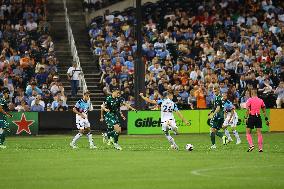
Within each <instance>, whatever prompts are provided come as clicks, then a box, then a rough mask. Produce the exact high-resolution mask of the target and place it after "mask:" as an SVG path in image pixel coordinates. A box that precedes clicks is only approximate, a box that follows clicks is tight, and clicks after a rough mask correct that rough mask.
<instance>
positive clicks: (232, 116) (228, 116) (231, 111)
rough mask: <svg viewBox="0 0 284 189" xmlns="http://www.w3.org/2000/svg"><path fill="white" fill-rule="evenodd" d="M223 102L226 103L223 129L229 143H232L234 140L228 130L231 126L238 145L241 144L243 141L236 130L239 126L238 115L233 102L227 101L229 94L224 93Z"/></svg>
mask: <svg viewBox="0 0 284 189" xmlns="http://www.w3.org/2000/svg"><path fill="white" fill-rule="evenodd" d="M222 100H223V101H224V117H225V121H224V123H223V126H222V128H223V129H224V132H225V135H226V136H227V138H228V142H232V141H233V139H232V137H231V135H230V132H229V130H228V127H229V126H231V128H232V132H233V134H234V135H235V137H236V139H237V142H236V144H240V143H241V139H240V136H239V133H238V131H237V130H236V128H237V124H238V114H237V112H236V110H235V106H234V105H233V103H232V102H231V101H229V100H228V99H227V93H223V95H222Z"/></svg>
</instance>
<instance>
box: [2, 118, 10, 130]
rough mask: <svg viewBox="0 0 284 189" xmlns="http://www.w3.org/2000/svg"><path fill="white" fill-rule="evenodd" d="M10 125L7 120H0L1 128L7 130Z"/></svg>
mask: <svg viewBox="0 0 284 189" xmlns="http://www.w3.org/2000/svg"><path fill="white" fill-rule="evenodd" d="M8 126H9V123H8V122H7V121H6V120H5V119H0V128H2V129H6V128H8Z"/></svg>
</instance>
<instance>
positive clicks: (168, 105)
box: [140, 92, 189, 150]
mask: <svg viewBox="0 0 284 189" xmlns="http://www.w3.org/2000/svg"><path fill="white" fill-rule="evenodd" d="M140 96H141V97H142V98H143V100H145V101H146V102H149V103H151V104H156V105H159V106H161V126H162V130H163V132H164V133H165V135H166V138H167V139H168V141H169V142H170V144H171V148H172V149H175V150H178V145H177V144H176V143H175V140H174V139H173V137H172V136H171V135H170V133H169V131H170V130H172V131H174V132H177V129H178V127H177V125H176V121H175V118H174V114H173V112H176V113H177V115H178V116H179V117H180V118H181V119H182V121H183V122H185V123H186V124H187V125H189V122H188V121H187V120H186V119H185V118H184V117H183V115H182V114H181V113H180V112H179V110H178V108H177V105H176V104H175V103H174V102H173V101H172V99H173V94H172V93H167V92H166V93H165V94H164V97H165V98H164V99H163V100H158V101H155V100H150V99H149V98H147V97H145V96H144V95H143V93H140Z"/></svg>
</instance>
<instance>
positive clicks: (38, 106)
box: [31, 96, 44, 112]
mask: <svg viewBox="0 0 284 189" xmlns="http://www.w3.org/2000/svg"><path fill="white" fill-rule="evenodd" d="M31 111H32V112H43V111H44V107H43V106H42V105H41V104H40V99H39V98H38V96H37V97H36V98H35V102H34V104H33V105H32V106H31Z"/></svg>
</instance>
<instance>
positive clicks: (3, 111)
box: [0, 105, 13, 118]
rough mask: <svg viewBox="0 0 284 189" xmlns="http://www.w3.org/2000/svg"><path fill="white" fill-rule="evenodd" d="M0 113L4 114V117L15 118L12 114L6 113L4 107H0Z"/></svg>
mask: <svg viewBox="0 0 284 189" xmlns="http://www.w3.org/2000/svg"><path fill="white" fill-rule="evenodd" d="M0 112H1V113H2V114H4V115H6V116H8V117H10V118H11V117H13V115H12V114H10V113H8V112H6V111H5V110H4V109H3V106H2V105H0Z"/></svg>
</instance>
